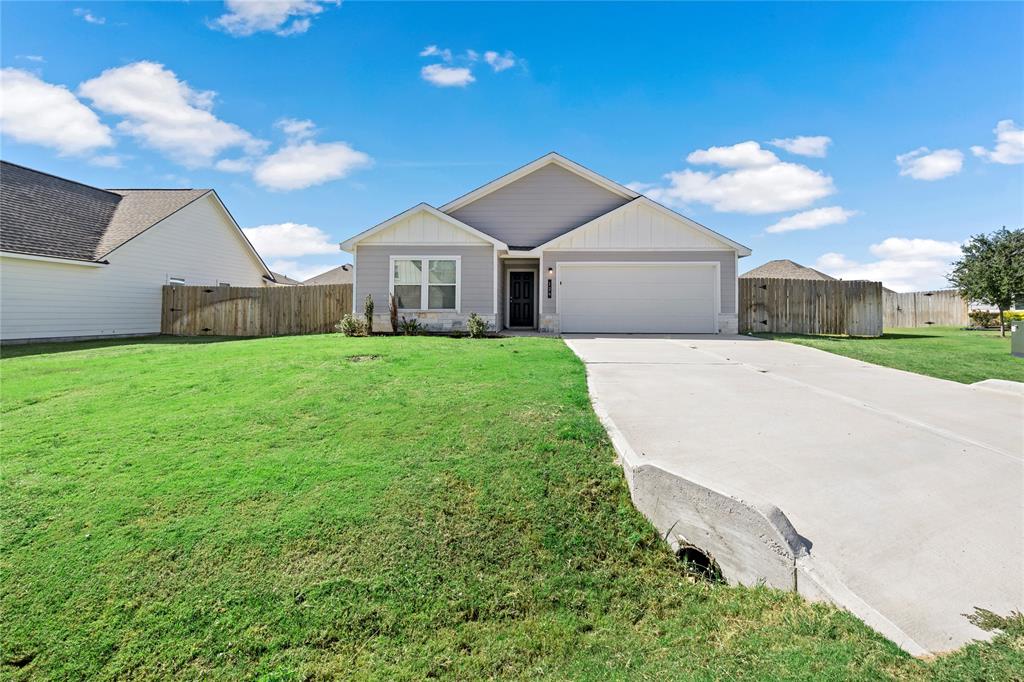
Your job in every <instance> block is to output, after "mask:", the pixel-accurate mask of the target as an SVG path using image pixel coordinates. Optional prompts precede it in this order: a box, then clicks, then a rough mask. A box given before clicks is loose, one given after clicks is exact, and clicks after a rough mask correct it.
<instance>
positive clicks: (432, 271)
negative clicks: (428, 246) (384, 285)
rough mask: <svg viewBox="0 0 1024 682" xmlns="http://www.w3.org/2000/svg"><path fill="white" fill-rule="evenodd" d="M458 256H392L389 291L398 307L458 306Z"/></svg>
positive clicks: (430, 308)
mask: <svg viewBox="0 0 1024 682" xmlns="http://www.w3.org/2000/svg"><path fill="white" fill-rule="evenodd" d="M460 274H461V273H460V258H459V257H458V256H424V257H422V258H412V257H406V256H392V257H391V293H392V294H394V296H395V304H396V305H397V306H398V309H399V310H458V309H459V302H460V296H459V286H460V284H459V275H460Z"/></svg>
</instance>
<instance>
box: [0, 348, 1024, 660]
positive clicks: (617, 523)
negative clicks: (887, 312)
mask: <svg viewBox="0 0 1024 682" xmlns="http://www.w3.org/2000/svg"><path fill="white" fill-rule="evenodd" d="M922 341H924V342H927V341H926V339H922ZM984 341H985V342H988V341H989V340H988V339H984ZM868 343H882V344H885V343H887V342H886V341H885V340H883V341H881V342H868ZM4 354H5V357H4V359H3V360H2V361H0V378H2V411H3V417H2V429H3V439H2V464H3V471H2V474H3V478H2V483H3V490H2V494H0V505H2V506H0V521H2V524H3V525H2V529H0V530H2V537H0V541H2V551H0V562H2V563H0V570H2V575H3V580H2V582H0V584H2V588H0V589H2V594H0V607H2V611H0V648H2V657H3V658H2V668H0V671H2V675H3V677H4V678H7V679H86V678H89V679H115V678H116V679H124V678H131V679H155V678H163V679H169V678H173V679H198V678H206V679H241V678H244V679H263V680H290V679H328V678H338V677H345V678H357V679H389V680H390V679H422V678H425V677H442V678H450V679H460V680H466V679H474V678H502V679H509V678H529V679H537V678H542V679H543V678H546V679H569V678H571V679H582V680H588V679H591V680H599V679H600V680H604V679H625V678H630V679H674V680H681V679H694V680H709V679H745V680H765V679H813V680H847V679H891V678H900V679H950V680H952V679H1000V680H1010V679H1021V675H1022V674H1024V673H1022V671H1024V626H1022V625H1021V623H1019V622H1018V623H1016V624H1015V625H1013V626H1012V627H1011V629H1010V632H1009V634H1003V635H1000V636H998V637H997V639H996V640H995V641H994V642H993V643H987V644H975V645H971V646H969V647H966V648H964V649H962V650H960V651H959V652H956V653H954V654H952V655H949V656H944V657H941V658H938V659H936V660H934V661H930V662H925V661H919V660H915V659H912V658H910V657H908V656H907V655H905V654H904V653H903V652H901V651H900V650H899V649H897V648H896V647H895V646H894V645H893V644H891V643H889V642H888V641H886V640H884V639H883V638H882V637H880V636H879V635H877V634H875V633H874V632H873V631H872V630H870V629H868V628H867V627H866V626H865V625H863V624H862V623H861V622H859V621H858V620H857V619H856V618H854V617H853V616H851V615H849V614H846V613H844V612H841V611H838V610H836V609H834V608H831V607H829V606H826V605H822V604H809V603H807V602H804V601H802V600H801V599H799V598H797V597H795V596H793V595H792V594H787V593H783V592H778V591H774V590H770V589H767V588H756V589H748V588H735V587H728V586H724V585H717V584H709V583H706V582H702V581H699V580H695V579H693V578H691V577H690V576H689V575H688V574H687V573H686V572H685V571H684V570H683V567H682V566H681V565H680V564H679V563H678V562H677V561H676V560H675V559H674V557H673V556H672V555H671V553H670V552H669V551H668V550H667V549H666V548H665V546H664V545H663V544H662V543H661V542H660V541H659V538H658V537H657V536H656V534H655V533H654V531H653V530H652V528H651V527H650V526H649V525H648V524H647V522H646V521H645V520H644V519H643V517H642V516H640V514H639V513H638V512H636V511H635V510H634V509H633V507H632V505H631V504H630V501H629V496H628V492H627V490H626V487H625V484H624V482H623V478H622V473H621V470H620V469H619V468H618V467H617V466H616V465H615V464H614V463H613V452H612V450H611V448H610V446H609V443H608V441H607V439H606V437H605V434H604V432H603V430H602V428H601V426H600V424H599V423H598V421H597V419H596V417H595V416H594V414H593V413H592V411H591V409H590V405H589V402H588V398H587V391H586V382H585V375H584V369H583V366H582V365H581V364H580V363H579V362H578V361H577V360H576V359H575V357H574V356H573V355H572V354H571V352H570V351H569V350H568V349H567V348H566V347H565V346H564V345H563V344H562V343H561V342H560V341H558V340H554V339H543V338H516V339H502V340H483V341H473V340H468V339H466V340H457V339H447V338H422V337H421V338H372V339H349V338H344V337H341V336H338V335H325V336H308V337H292V338H277V339H258V340H235V341H216V340H208V339H201V340H196V341H193V342H191V343H189V342H180V341H176V340H172V339H156V340H152V341H132V342H124V343H91V344H90V343H84V344H67V345H61V346H49V347H33V348H26V347H21V348H19V347H14V348H8V349H5V350H4ZM897 578H898V577H896V576H894V579H897Z"/></svg>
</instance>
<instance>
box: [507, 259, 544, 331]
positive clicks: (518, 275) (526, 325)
mask: <svg viewBox="0 0 1024 682" xmlns="http://www.w3.org/2000/svg"><path fill="white" fill-rule="evenodd" d="M499 281H500V283H501V286H500V297H499V300H500V302H501V306H500V311H501V329H508V330H512V331H531V330H536V329H537V323H538V320H539V317H540V288H539V283H540V264H539V260H538V259H535V258H533V259H525V258H516V259H503V260H502V268H501V278H500V280H499Z"/></svg>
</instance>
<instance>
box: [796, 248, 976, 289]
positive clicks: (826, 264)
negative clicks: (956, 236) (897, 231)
mask: <svg viewBox="0 0 1024 682" xmlns="http://www.w3.org/2000/svg"><path fill="white" fill-rule="evenodd" d="M868 250H869V251H870V252H871V254H872V255H873V256H875V257H877V258H879V259H880V260H877V261H871V262H867V263H861V262H858V261H855V260H851V259H849V258H847V257H846V256H845V255H843V254H841V253H834V252H832V253H825V254H822V255H821V256H820V257H819V258H818V260H817V262H816V263H815V265H814V267H816V268H817V269H819V270H821V271H822V272H826V273H828V274H830V275H832V276H834V277H839V278H841V279H847V280H851V279H867V280H872V281H876V282H878V281H880V282H882V284H884V285H885V286H887V287H888V288H890V289H893V290H894V291H926V290H929V289H943V288H947V287H948V286H949V283H948V282H947V281H946V273H948V272H949V271H950V269H951V268H950V266H951V263H952V261H953V260H954V259H956V258H957V257H958V256H959V255H960V244H959V243H958V242H943V241H937V240H934V239H907V238H904V237H889V238H888V239H885V240H883V241H882V242H880V243H878V244H872V245H871V246H870V247H869V249H868Z"/></svg>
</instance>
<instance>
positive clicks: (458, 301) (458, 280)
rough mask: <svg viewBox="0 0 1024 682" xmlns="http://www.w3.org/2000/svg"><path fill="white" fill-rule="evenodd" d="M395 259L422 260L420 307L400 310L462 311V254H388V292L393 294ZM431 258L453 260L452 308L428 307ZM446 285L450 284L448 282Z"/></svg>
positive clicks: (400, 309)
mask: <svg viewBox="0 0 1024 682" xmlns="http://www.w3.org/2000/svg"><path fill="white" fill-rule="evenodd" d="M397 260H418V261H424V264H423V267H422V268H421V269H420V307H419V308H399V309H398V310H399V311H400V312H407V313H461V312H462V256H435V255H429V256H427V255H424V256H419V255H410V256H398V255H396V256H390V257H389V258H388V294H389V295H390V296H394V295H395V261H397ZM432 260H453V261H455V307H454V308H428V307H427V301H428V296H429V293H428V292H429V291H430V290H429V288H428V287H429V286H430V282H429V279H430V263H429V261H432ZM447 286H451V285H450V284H449V285H447Z"/></svg>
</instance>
